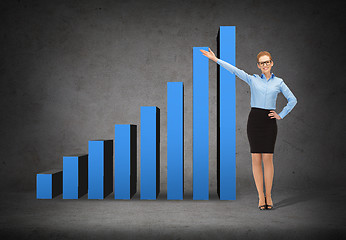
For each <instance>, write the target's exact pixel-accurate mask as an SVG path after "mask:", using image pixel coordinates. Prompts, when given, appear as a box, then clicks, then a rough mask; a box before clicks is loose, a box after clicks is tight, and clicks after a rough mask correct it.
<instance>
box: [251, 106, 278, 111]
mask: <svg viewBox="0 0 346 240" xmlns="http://www.w3.org/2000/svg"><path fill="white" fill-rule="evenodd" d="M251 110H259V111H266V112H269V111H271V110H274V111H275V109H264V108H258V107H251Z"/></svg>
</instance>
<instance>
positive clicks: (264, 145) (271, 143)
mask: <svg viewBox="0 0 346 240" xmlns="http://www.w3.org/2000/svg"><path fill="white" fill-rule="evenodd" d="M270 110H271V109H263V108H256V107H252V108H251V111H250V113H249V118H248V121H247V137H248V139H249V143H250V151H251V153H274V147H275V141H276V136H277V131H278V127H277V125H276V118H270V116H268V114H269V113H270Z"/></svg>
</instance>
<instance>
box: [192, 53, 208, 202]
mask: <svg viewBox="0 0 346 240" xmlns="http://www.w3.org/2000/svg"><path fill="white" fill-rule="evenodd" d="M200 49H203V50H205V51H209V50H208V47H194V48H193V199H194V200H208V199H209V59H208V58H206V57H205V56H203V55H202V54H201V51H200Z"/></svg>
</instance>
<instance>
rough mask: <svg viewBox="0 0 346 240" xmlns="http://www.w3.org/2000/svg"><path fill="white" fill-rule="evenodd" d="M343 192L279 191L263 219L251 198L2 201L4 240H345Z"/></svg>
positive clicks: (248, 194) (15, 196)
mask: <svg viewBox="0 0 346 240" xmlns="http://www.w3.org/2000/svg"><path fill="white" fill-rule="evenodd" d="M345 190H346V189H345V188H339V189H333V190H332V191H331V190H325V189H324V190H322V189H320V190H318V191H316V190H307V191H301V190H293V189H278V190H277V191H276V192H275V194H273V196H272V197H273V201H274V207H275V209H273V210H264V211H260V210H259V209H258V208H257V204H258V201H257V199H256V198H257V196H256V194H254V192H252V191H240V192H239V193H238V198H237V200H236V201H220V200H218V199H217V195H216V194H211V196H210V197H211V199H210V200H209V201H194V200H192V196H191V194H187V195H186V196H185V199H184V200H183V201H167V200H166V194H164V193H162V194H160V196H159V199H158V200H156V201H151V200H144V201H143V200H140V199H139V194H136V195H135V196H134V198H133V199H132V200H129V201H127V200H120V201H119V200H114V199H113V198H114V195H113V194H112V195H110V196H108V197H107V198H106V199H104V200H88V199H87V195H85V196H84V197H83V198H81V199H79V200H63V199H62V197H61V196H60V197H57V198H55V199H53V200H37V199H35V193H34V192H25V193H24V192H23V193H9V194H6V195H5V194H3V195H2V198H1V217H0V224H1V232H0V237H1V239H344V238H345V237H346V226H345V224H344V222H346V217H345V201H346V194H345V193H346V191H345Z"/></svg>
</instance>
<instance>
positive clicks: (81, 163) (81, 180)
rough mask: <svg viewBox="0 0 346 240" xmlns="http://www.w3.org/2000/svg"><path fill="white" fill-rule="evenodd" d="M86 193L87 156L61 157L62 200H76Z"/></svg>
mask: <svg viewBox="0 0 346 240" xmlns="http://www.w3.org/2000/svg"><path fill="white" fill-rule="evenodd" d="M87 192H88V154H81V155H76V156H64V157H63V194H62V196H63V199H78V198H80V197H81V196H83V195H85V194H86V193H87Z"/></svg>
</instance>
